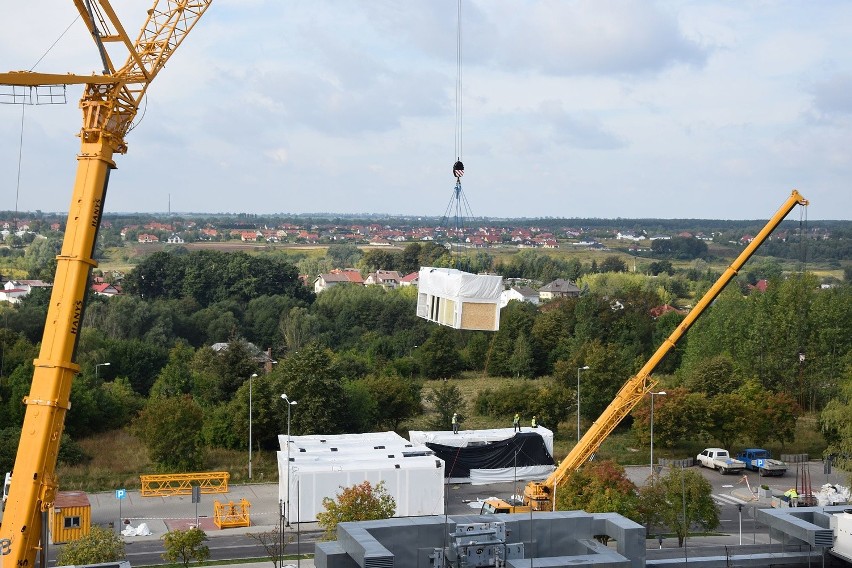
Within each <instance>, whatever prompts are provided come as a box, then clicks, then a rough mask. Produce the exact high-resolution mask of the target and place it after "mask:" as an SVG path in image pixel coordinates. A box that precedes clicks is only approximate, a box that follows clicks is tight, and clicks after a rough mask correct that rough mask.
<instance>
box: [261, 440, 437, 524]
mask: <svg viewBox="0 0 852 568" xmlns="http://www.w3.org/2000/svg"><path fill="white" fill-rule="evenodd" d="M332 459H333V458H332ZM278 472H279V483H278V496H279V500H280V503H281V505H282V507H283V509H284V512H285V514H287V513H288V512H289V520H290V522H293V523H298V522H306V523H312V522H315V521H316V519H317V513H321V512H322V511H324V510H325V508H324V507H323V504H322V501H323V498H325V497H328V498H329V499H336V496H337V494H339V493H340V492H341V491H342V490H343V488H347V487H352V486H353V485H359V484H361V483H363V482H364V481H369V482H370V484H371V485H372V486H373V487H375V486H376V485H377V484H378V483H379V482H382V481H383V482H384V484H385V489H386V490H387V493H388V494H389V495H390V496H391V497H393V499H394V502H395V503H396V512H395V514H394V516H395V517H412V516H419V515H441V514H443V513H444V462H443V461H441V460H440V459H438V458H436V457H435V456H418V457H407V458H401V459H388V458H375V459H364V460H357V461H352V460H350V461H347V462H346V463H341V462H338V461H328V462H326V461H322V459H320V461H318V462H313V463H305V462H291V464H290V474H289V476H288V475H287V465H286V453H285V452H278ZM288 477H289V480H290V486H289V491H288V487H287V479H288ZM288 496H289V497H291V500H290V502H289V504H288V503H287V499H288Z"/></svg>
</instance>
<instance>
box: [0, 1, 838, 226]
mask: <svg viewBox="0 0 852 568" xmlns="http://www.w3.org/2000/svg"><path fill="white" fill-rule="evenodd" d="M114 4H115V5H116V6H115V7H116V9H119V8H120V9H121V10H120V12H119V13H120V15H121V16H122V20H123V23H124V25H125V27H126V29H127V30H128V32H129V33H130V35H131V36H133V37H135V36H136V33H137V30H138V29H139V27H140V26H141V24H142V22H143V19H144V12H145V9H147V7H148V6H149V2H147V1H142V0H135V1H133V2H114ZM119 4H120V6H119ZM126 5H131V6H129V8H128V7H127V6H126ZM456 11H457V3H456V0H406V1H400V0H363V1H357V0H337V1H331V0H214V2H213V4H212V7H211V8H210V9H209V10H208V12H207V13H206V15H205V16H204V17H203V18H202V19H201V21H200V22H199V24H198V25H197V26H196V28H195V29H194V30H193V31H192V33H190V35H189V36H188V38H187V40H186V42H185V43H184V44H183V45H181V47H180V48H179V49H178V51H177V52H176V54H175V55H174V57H173V58H172V60H171V61H170V63H169V64H168V66H167V67H166V69H165V70H164V71H163V72H162V73H161V74H160V75H159V76H158V77H157V78H156V80H155V82H154V83H153V85H152V87H151V89H150V90H149V95H148V97H147V100H146V102H145V103H144V104H143V109H142V110H141V111H140V117H141V119H140V120H138V122H139V124H138V126H137V127H136V128H135V129H134V130H133V131H132V132H131V133H130V134H129V135H128V138H127V141H128V144H129V152H128V153H127V155H125V156H117V157H116V162H117V164H118V170H117V171H116V172H114V173H113V175H112V179H111V183H110V189H109V194H108V197H107V201H106V207H105V210H106V212H108V213H109V212H130V211H140V212H163V211H166V210H168V208H169V199H171V210H172V211H173V212H210V213H217V212H234V213H239V212H246V213H261V214H263V213H310V212H337V213H389V214H403V215H429V216H441V215H442V214H443V213H444V212H445V210H446V208H447V205H448V203H450V201H451V197H452V194H453V185H454V178H453V177H452V171H451V169H452V164H453V162H454V161H455V158H456V156H455V130H454V127H455V120H454V117H455V85H456V22H457V18H456ZM76 14H77V13H76V10H75V9H74V7H73V3H72V2H71V1H70V0H63V1H58V0H28V1H27V2H18V3H15V7H14V9H9V10H6V11H5V15H4V19H3V24H2V29H3V32H2V34H0V70H3V71H6V70H19V69H29V68H31V67H32V66H33V65H35V64H36V62H37V61H38V60H39V58H40V57H41V56H42V55H43V54H44V53H45V52H46V51H47V50H48V49H49V48H50V46H51V44H53V43H54V42H55V41H56V40H57V38H59V37H60V35H61V34H62V32H63V30H65V29H66V28H67V27H68V26H69V24H71V23H72V22H74V19H75V17H76ZM850 30H852V2H848V1H845V0H844V1H831V0H820V1H819V2H813V1H802V2H794V1H783V2H773V1H763V2H759V1H754V2H730V1H719V2H715V1H694V2H693V1H681V2H678V1H670V2H659V3H657V2H651V1H630V0H624V1H620V0H588V1H569V0H542V1H532V0H531V1H526V2H525V1H522V0H463V2H462V44H463V77H464V79H463V111H464V120H463V145H462V159H463V161H464V163H465V167H466V173H465V176H464V178H463V189H464V193H465V195H466V197H467V200H468V202H469V204H470V209H471V211H472V213H473V214H474V215H475V216H478V217H483V216H492V217H494V216H499V217H541V216H555V217H601V218H613V217H663V218H674V217H686V218H722V219H743V218H746V219H764V218H768V217H769V216H770V215H772V214H773V213H774V212H775V211H776V210H777V209H778V207H779V206H780V205H781V203H783V201H784V200H785V199H786V198H787V197H788V196H789V194H790V191H791V190H792V189H793V188H797V189H799V190H800V191H801V193H802V194H803V195H804V196H805V197H807V198H808V199H810V200H811V206H810V207H809V209H808V212H807V215H808V217H809V218H811V219H852V191H850V187H849V185H850V180H852V56H850V54H852V33H850ZM99 61H100V59H99V56H98V53H97V50H96V48H95V46H94V43H93V42H92V40H91V37H90V35H89V33H88V32H87V30H86V29H85V27H84V26H83V24H82V22H81V21H80V20H79V19H78V20H77V21H76V22H75V23H74V24H73V25H71V28H70V29H69V30H68V32H67V33H66V34H65V35H64V37H62V39H61V40H59V42H58V43H57V44H56V47H54V48H53V49H52V50H50V51H49V53H48V54H47V56H46V57H44V59H43V60H41V62H39V63H38V65H37V66H36V67H35V70H37V71H43V72H61V73H65V72H76V73H85V74H88V73H91V72H93V71H97V70H99V69H100V63H99ZM81 90H82V88H81V87H79V86H72V87H69V88H68V99H69V102H68V104H67V105H64V106H28V107H24V111H23V112H24V115H23V121H22V107H20V106H16V105H0V199H2V201H0V209H14V208H15V201H16V186H17V184H18V155H19V150H20V151H21V156H22V160H21V172H20V189H19V190H17V195H18V197H17V207H18V209H19V210H21V211H27V210H36V209H39V210H42V211H67V209H68V204H69V202H70V198H71V190H72V185H73V180H74V169H75V167H76V159H75V157H76V154H77V152H78V150H79V140H78V139H77V138H76V137H75V134H76V132H77V131H78V130H79V128H80V111H79V110H78V108H77V100H78V99H79V97H80V94H81ZM22 122H23V136H21V124H22ZM21 138H23V145H22V146H21V145H20V140H21ZM795 215H797V216H798V213H796V214H795Z"/></svg>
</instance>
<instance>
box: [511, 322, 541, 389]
mask: <svg viewBox="0 0 852 568" xmlns="http://www.w3.org/2000/svg"><path fill="white" fill-rule="evenodd" d="M534 363H535V362H534V361H533V354H532V349H531V348H530V343H529V341H528V340H527V336H526V334H523V333H521V334H519V335H518V337H517V339H515V348H514V349H513V350H512V357H511V359H509V366H510V367H511V369H512V371H513V372H514V373H515V376H516V377H524V378H529V377H532V376H533V372H534Z"/></svg>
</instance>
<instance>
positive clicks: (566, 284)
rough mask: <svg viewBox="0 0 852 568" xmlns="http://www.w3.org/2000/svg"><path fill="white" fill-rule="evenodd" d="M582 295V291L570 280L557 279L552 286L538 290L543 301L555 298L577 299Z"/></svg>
mask: <svg viewBox="0 0 852 568" xmlns="http://www.w3.org/2000/svg"><path fill="white" fill-rule="evenodd" d="M579 295H580V289H579V288H577V286H576V284H574V283H573V282H571V281H570V280H564V279H562V278H557V279H556V280H554V281H553V282H551V283H550V284H547V285H545V286H542V287H541V288H539V290H538V296H539V298H541V300H552V299H554V298H576V297H578V296H579Z"/></svg>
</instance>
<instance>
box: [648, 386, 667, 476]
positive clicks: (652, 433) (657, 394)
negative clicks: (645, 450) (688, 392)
mask: <svg viewBox="0 0 852 568" xmlns="http://www.w3.org/2000/svg"><path fill="white" fill-rule="evenodd" d="M648 394H650V395H651V482H652V483H653V480H654V397H655V396H665V395H666V391H660V392H650V393H648Z"/></svg>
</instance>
